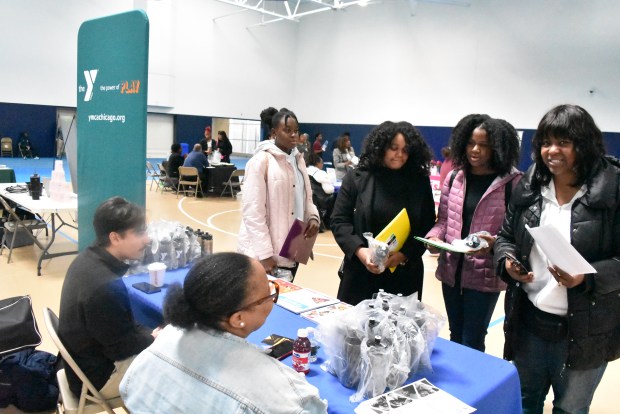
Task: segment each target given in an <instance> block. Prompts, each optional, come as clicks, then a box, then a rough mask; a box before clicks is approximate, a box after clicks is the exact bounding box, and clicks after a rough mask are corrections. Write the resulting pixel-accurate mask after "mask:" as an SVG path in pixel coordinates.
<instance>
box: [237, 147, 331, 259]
mask: <svg viewBox="0 0 620 414" xmlns="http://www.w3.org/2000/svg"><path fill="white" fill-rule="evenodd" d="M293 151H295V152H296V155H295V158H296V159H297V166H298V167H299V170H300V171H301V174H302V175H303V177H304V192H305V203H304V204H305V206H304V207H305V209H304V221H305V222H308V220H309V219H310V218H314V219H316V220H317V221H319V211H318V210H317V208H316V206H315V205H314V204H313V203H312V187H311V186H310V180H309V178H308V173H307V171H306V163H305V162H304V160H303V155H302V154H301V153H299V152H297V150H296V149H294V150H293ZM294 187H295V171H293V167H292V166H291V165H290V164H289V163H288V161H287V160H286V155H285V154H284V153H283V152H282V151H280V150H278V149H277V148H276V147H275V145H270V143H267V144H265V145H262V146H261V148H260V150H258V151H257V153H256V154H255V155H254V156H253V157H252V158H251V159H250V160H249V161H248V163H247V165H246V167H245V178H244V181H243V202H242V205H241V206H242V207H241V212H242V215H241V216H242V219H241V228H240V229H239V240H238V245H237V251H238V252H239V253H243V254H245V255H247V256H250V257H254V258H256V259H258V260H263V259H267V258H269V257H274V258H275V259H276V261H277V263H278V266H283V267H292V266H293V265H294V264H295V263H294V262H293V261H291V260H289V259H287V258H285V257H281V256H279V255H278V253H279V252H280V249H281V248H282V245H283V244H284V241H285V240H286V236H287V235H288V232H289V230H290V228H291V226H292V225H293V222H294V221H295V214H294V211H293V210H294V205H295V191H294Z"/></svg>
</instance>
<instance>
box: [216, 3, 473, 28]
mask: <svg viewBox="0 0 620 414" xmlns="http://www.w3.org/2000/svg"><path fill="white" fill-rule="evenodd" d="M217 1H219V2H220V3H226V4H230V5H233V6H237V7H239V8H240V10H239V11H238V12H235V13H230V14H227V15H224V16H219V17H217V18H216V19H220V18H223V17H228V16H231V15H233V14H237V13H240V12H245V11H254V12H258V13H260V14H261V22H260V23H257V24H254V25H251V26H248V27H253V26H264V25H266V24H270V23H276V22H280V21H291V22H299V20H300V19H301V18H302V17H305V16H310V15H312V14H316V13H322V12H326V11H338V10H344V9H346V8H348V7H351V6H361V7H365V6H367V5H369V4H375V3H381V2H382V0H217ZM405 1H407V2H408V3H409V7H410V11H411V15H412V16H414V15H415V14H416V13H417V10H418V6H419V3H434V4H443V5H450V6H461V7H469V6H470V4H471V1H468V0H405Z"/></svg>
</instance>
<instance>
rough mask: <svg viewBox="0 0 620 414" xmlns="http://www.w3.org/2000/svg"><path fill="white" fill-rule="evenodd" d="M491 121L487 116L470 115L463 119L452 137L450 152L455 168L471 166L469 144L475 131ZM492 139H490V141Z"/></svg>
mask: <svg viewBox="0 0 620 414" xmlns="http://www.w3.org/2000/svg"><path fill="white" fill-rule="evenodd" d="M489 119H491V117H490V116H488V115H487V114H469V115H466V116H465V117H463V118H462V119H461V120H460V121H459V122H457V124H456V126H455V127H454V128H453V129H452V135H451V136H450V151H451V157H452V165H453V166H454V168H455V169H456V168H465V167H467V165H469V162H468V161H467V144H468V143H469V140H470V139H471V134H472V133H473V132H474V129H476V128H478V127H479V126H480V125H482V123H483V122H485V121H487V120H489ZM490 139H491V138H490V137H489V140H490Z"/></svg>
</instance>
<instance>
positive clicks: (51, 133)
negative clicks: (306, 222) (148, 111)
mask: <svg viewBox="0 0 620 414" xmlns="http://www.w3.org/2000/svg"><path fill="white" fill-rule="evenodd" d="M56 110H57V107H55V106H46V105H24V104H12V103H2V102H0V135H2V136H3V137H5V136H8V137H11V138H13V152H14V153H15V155H16V156H18V155H19V150H18V148H17V143H18V141H19V134H20V133H21V132H23V131H28V133H29V134H30V140H31V141H32V145H33V147H34V148H35V150H36V152H37V155H38V156H39V157H53V156H54V145H55V138H56ZM211 122H212V117H209V116H194V115H175V116H174V137H173V141H174V142H185V143H187V144H188V145H189V147H190V149H191V147H192V146H193V145H194V144H195V143H197V142H199V141H200V140H201V139H202V138H203V137H204V131H205V127H206V126H207V125H211ZM374 127H375V125H362V124H312V123H301V124H300V126H299V129H300V132H306V133H307V134H308V135H310V143H311V144H312V142H314V135H315V134H316V133H317V132H321V133H322V134H323V140H328V141H329V143H328V149H327V151H326V152H325V154H324V156H323V159H324V160H325V161H326V162H332V151H333V148H334V147H333V145H334V144H335V143H336V139H337V138H338V136H339V135H340V134H342V133H343V132H345V131H348V132H349V133H351V144H352V145H353V148H354V149H355V153H356V154H357V155H359V154H360V153H361V150H362V142H363V140H364V138H366V136H367V135H368V133H369V132H370V131H371V130H372V128H374ZM418 129H419V130H420V132H421V133H422V136H423V137H424V139H426V141H427V142H428V143H429V145H430V146H431V147H432V149H433V152H434V155H435V158H437V159H441V158H442V157H441V148H442V147H444V146H446V145H447V144H448V140H449V138H450V132H451V131H452V128H451V127H431V126H418ZM533 136H534V130H533V129H525V130H523V143H522V146H523V147H522V149H521V161H520V163H519V169H521V170H523V171H525V170H526V169H527V167H528V166H529V165H530V164H531V158H530V142H531V141H532V137H533ZM603 138H604V140H605V148H606V149H607V153H608V154H611V155H614V156H616V157H619V158H620V132H603Z"/></svg>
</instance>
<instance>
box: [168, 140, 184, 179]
mask: <svg viewBox="0 0 620 414" xmlns="http://www.w3.org/2000/svg"><path fill="white" fill-rule="evenodd" d="M182 152H183V149H182V148H181V144H179V143H174V144H172V145H171V146H170V157H168V165H167V167H166V181H169V183H168V184H170V185H172V186H173V187H174V188H176V187H177V185H178V184H179V167H180V166H182V165H183V163H184V162H185V158H183V156H182V155H181V153H182Z"/></svg>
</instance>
